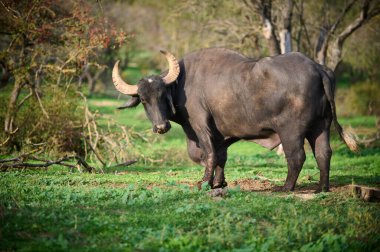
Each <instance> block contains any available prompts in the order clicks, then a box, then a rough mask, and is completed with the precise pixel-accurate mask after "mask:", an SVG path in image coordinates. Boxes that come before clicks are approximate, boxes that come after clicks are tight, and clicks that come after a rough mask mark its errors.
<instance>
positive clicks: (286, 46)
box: [280, 0, 293, 54]
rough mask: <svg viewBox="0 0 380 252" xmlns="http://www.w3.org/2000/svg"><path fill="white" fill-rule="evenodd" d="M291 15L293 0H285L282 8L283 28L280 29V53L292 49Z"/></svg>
mask: <svg viewBox="0 0 380 252" xmlns="http://www.w3.org/2000/svg"><path fill="white" fill-rule="evenodd" d="M292 16H293V0H287V1H286V3H285V6H284V9H283V10H282V19H283V28H282V30H281V31H280V48H281V53H282V54H284V53H288V52H291V51H292V36H291V34H292Z"/></svg>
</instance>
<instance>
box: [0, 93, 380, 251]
mask: <svg viewBox="0 0 380 252" xmlns="http://www.w3.org/2000/svg"><path fill="white" fill-rule="evenodd" d="M121 104H122V101H117V100H115V99H106V98H94V99H91V100H90V105H91V106H90V107H91V109H92V110H93V111H95V110H97V111H99V113H102V114H104V118H103V119H101V121H100V124H101V125H103V126H106V125H107V122H108V121H110V120H114V121H116V122H117V123H120V124H123V125H126V126H127V127H128V128H133V129H134V130H135V131H142V132H148V131H151V125H150V122H149V121H147V120H146V119H145V115H144V111H143V110H142V108H141V107H138V108H136V109H131V110H123V111H116V110H115V107H117V106H118V105H121ZM340 121H341V123H342V124H343V125H344V126H352V127H353V128H355V129H357V130H358V132H362V134H368V133H371V132H373V130H374V127H375V118H374V117H355V118H340ZM147 135H148V137H149V141H148V142H141V143H140V142H138V143H136V144H134V145H132V146H130V148H135V149H136V150H135V152H134V153H139V155H137V156H136V157H138V158H139V162H137V163H135V164H134V165H131V166H127V167H122V168H118V170H116V169H110V170H107V171H106V173H105V174H84V173H78V172H70V171H67V170H66V169H62V168H58V167H53V168H51V169H49V170H47V171H12V172H6V173H0V182H1V183H0V251H13V250H21V251H68V250H70V251H227V250H233V251H376V250H377V251H379V248H380V236H379V233H380V205H379V203H368V202H364V201H362V200H360V199H357V198H355V197H354V196H353V193H352V192H351V191H350V189H349V187H348V185H350V184H352V183H356V184H362V185H369V186H376V187H379V186H380V148H367V149H363V150H362V151H361V152H360V153H359V154H352V153H350V152H349V151H348V150H347V149H346V148H345V146H344V145H343V144H342V143H341V141H339V139H338V138H337V136H336V135H335V133H334V134H333V136H332V148H333V151H334V154H333V158H332V162H331V164H332V169H331V184H332V192H330V193H320V194H313V191H314V189H315V187H316V184H317V183H318V180H319V170H318V168H317V166H316V163H315V160H314V158H313V157H312V153H311V152H310V150H309V147H308V146H307V160H306V162H305V165H304V167H303V170H302V172H301V175H300V177H299V179H298V184H297V189H296V191H295V192H294V193H276V192H272V188H273V187H274V186H275V185H281V184H282V183H283V182H284V179H285V177H286V173H287V168H286V162H285V159H284V157H283V156H277V155H276V154H275V152H270V151H268V150H266V149H263V148H261V147H259V146H257V145H255V144H252V143H248V142H239V143H237V144H235V145H233V146H232V147H231V148H230V149H229V160H228V163H227V167H226V178H227V182H228V183H229V187H228V190H227V194H226V196H225V197H223V198H220V197H211V196H210V195H209V193H210V190H209V189H208V188H207V187H204V188H202V190H198V189H196V188H195V187H194V184H195V182H196V181H198V180H200V178H201V177H202V175H203V168H201V167H199V166H196V165H194V164H193V163H191V162H190V161H189V160H188V158H187V153H186V146H185V140H184V137H183V133H182V130H181V128H180V127H179V126H178V125H173V128H172V130H171V131H170V132H169V133H167V134H165V135H163V136H155V135H150V134H148V133H147Z"/></svg>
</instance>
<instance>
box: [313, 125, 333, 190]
mask: <svg viewBox="0 0 380 252" xmlns="http://www.w3.org/2000/svg"><path fill="white" fill-rule="evenodd" d="M307 140H308V141H309V143H310V146H311V149H312V150H313V153H314V157H315V159H316V161H317V164H318V168H319V170H320V180H319V188H318V190H317V191H316V192H321V191H323V192H328V191H329V189H330V182H329V177H330V160H331V156H332V150H331V147H330V130H329V127H326V128H325V129H323V130H317V131H315V132H311V133H310V134H308V135H307Z"/></svg>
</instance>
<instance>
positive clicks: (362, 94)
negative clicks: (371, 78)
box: [336, 82, 380, 116]
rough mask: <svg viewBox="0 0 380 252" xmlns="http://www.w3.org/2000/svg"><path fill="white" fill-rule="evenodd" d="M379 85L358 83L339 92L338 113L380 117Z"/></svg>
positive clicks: (337, 99)
mask: <svg viewBox="0 0 380 252" xmlns="http://www.w3.org/2000/svg"><path fill="white" fill-rule="evenodd" d="M379 97H380V85H379V83H372V82H363V83H357V84H355V85H353V86H351V87H350V88H348V89H340V90H338V92H337V98H336V101H337V109H338V113H339V114H341V115H346V116H353V115H380V100H379Z"/></svg>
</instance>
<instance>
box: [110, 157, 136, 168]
mask: <svg viewBox="0 0 380 252" xmlns="http://www.w3.org/2000/svg"><path fill="white" fill-rule="evenodd" d="M136 162H137V159H132V160H128V161H126V162H124V163H120V164H117V165H114V166H111V167H108V168H117V167H121V166H128V165H131V164H134V163H136Z"/></svg>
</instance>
